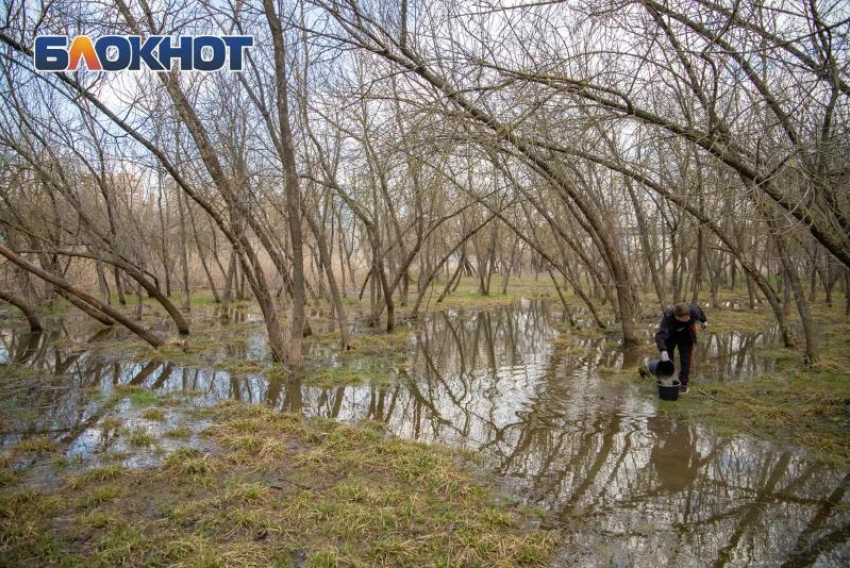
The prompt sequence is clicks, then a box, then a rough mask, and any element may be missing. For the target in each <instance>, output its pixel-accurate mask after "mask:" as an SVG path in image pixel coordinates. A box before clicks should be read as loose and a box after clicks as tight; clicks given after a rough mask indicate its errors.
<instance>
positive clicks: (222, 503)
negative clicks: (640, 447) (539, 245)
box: [0, 403, 554, 566]
mask: <svg viewBox="0 0 850 568" xmlns="http://www.w3.org/2000/svg"><path fill="white" fill-rule="evenodd" d="M178 411H179V412H183V411H184V410H182V409H177V408H169V409H168V412H178ZM146 412H147V413H148V414H150V415H151V416H152V415H153V414H154V413H153V412H152V411H150V410H148V411H146ZM194 414H195V416H194V419H200V420H203V421H207V422H208V423H210V424H213V426H210V427H208V428H206V429H205V430H204V431H203V432H202V434H201V439H202V440H203V444H204V445H206V446H208V450H207V451H205V452H201V451H199V450H197V449H193V448H191V447H189V446H184V447H180V448H178V449H176V450H174V451H171V452H170V453H168V455H167V456H165V457H164V460H163V461H162V464H161V465H160V466H159V467H156V468H154V469H148V470H130V469H125V468H123V467H121V466H118V465H109V464H108V463H106V464H105V465H101V466H100V467H97V468H94V469H91V468H87V469H86V468H81V467H75V466H73V465H69V464H61V463H59V465H57V458H54V457H53V456H52V452H56V451H57V450H58V449H57V448H56V447H55V446H54V445H52V444H35V443H33V442H32V441H30V442H27V443H26V444H22V445H21V446H20V447H17V448H14V449H13V452H12V454H11V456H10V457H8V458H6V459H5V460H4V462H3V464H2V465H3V466H4V467H3V470H2V474H0V483H2V498H0V564H3V565H18V566H20V565H40V566H41V565H56V566H116V565H134V566H138V565H168V566H232V565H239V566H270V565H277V566H295V565H306V566H343V565H344V566H377V565H392V566H420V565H434V566H520V565H526V566H535V565H541V564H544V563H545V562H546V560H547V558H548V557H549V555H550V554H551V551H552V547H553V543H554V537H553V535H552V534H551V533H550V532H547V531H542V530H539V529H537V528H536V524H537V522H536V519H535V518H534V517H533V516H532V515H530V514H529V513H528V512H527V511H524V510H520V509H518V508H515V507H512V506H511V505H509V504H507V503H504V502H502V501H501V500H500V498H499V496H498V495H497V494H495V493H494V492H493V491H492V490H491V489H490V488H488V487H486V486H485V485H484V484H482V482H481V481H480V480H479V479H478V478H476V476H475V475H474V474H473V473H471V472H473V471H475V468H473V467H471V466H470V464H469V463H468V461H464V458H461V457H459V456H458V455H457V454H454V453H452V452H450V451H449V450H446V449H444V448H440V447H434V446H427V445H423V444H418V443H415V442H410V441H404V440H400V439H396V438H393V437H390V436H387V435H386V434H384V432H382V431H381V430H380V429H379V428H378V427H375V426H373V425H369V424H367V425H363V426H359V427H349V426H344V425H341V424H338V423H335V422H332V421H328V420H305V419H302V418H301V417H298V416H293V415H287V414H281V413H278V412H274V411H272V410H270V409H268V408H266V407H263V406H247V405H242V404H239V403H225V404H221V405H219V406H216V407H214V408H211V409H202V410H199V411H195V413H194ZM154 418H155V419H157V420H162V419H163V418H164V417H163V416H160V415H159V413H157V416H155V417H154ZM118 422H120V419H117V418H116V417H111V418H109V419H104V420H102V423H101V427H102V428H108V429H109V431H110V432H111V433H118V434H117V435H119V436H126V437H128V438H129V439H130V440H129V442H130V445H131V446H132V445H137V446H138V447H143V448H150V447H151V446H153V447H154V448H155V447H156V446H157V444H158V443H159V442H158V440H156V439H155V438H151V437H150V436H149V437H148V438H146V439H144V440H141V439H140V435H139V433H138V428H130V429H126V430H125V429H122V427H121V426H120V425H119V424H118ZM184 434H185V433H184ZM134 437H135V438H139V439H135V440H134V439H133V438H134ZM174 437H178V436H176V435H175V436H174ZM146 451H155V450H150V449H148V450H146ZM57 455H59V454H57ZM33 457H34V458H35V459H33V460H31V458H33ZM118 457H119V458H123V457H126V456H122V455H118ZM58 461H60V462H61V460H58ZM107 462H108V460H107ZM16 463H17V464H20V463H27V464H31V465H30V467H26V468H24V469H23V470H21V469H18V468H16V467H13V465H14V464H16ZM33 463H36V464H38V463H41V464H43V463H53V464H54V465H53V468H54V469H56V470H58V471H57V472H56V473H55V477H54V476H49V478H50V481H46V480H45V479H46V477H45V476H44V475H43V473H41V474H39V473H38V472H39V471H40V469H41V468H39V467H38V466H36V465H32V464H33Z"/></svg>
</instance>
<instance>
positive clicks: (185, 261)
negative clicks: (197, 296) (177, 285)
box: [177, 196, 192, 312]
mask: <svg viewBox="0 0 850 568" xmlns="http://www.w3.org/2000/svg"><path fill="white" fill-rule="evenodd" d="M177 211H178V213H179V215H180V268H181V269H182V273H183V301H182V302H181V309H182V310H183V311H184V312H188V311H189V310H191V309H192V304H191V293H192V292H191V290H190V289H189V252H188V251H187V249H188V248H189V245H188V243H187V242H186V241H187V240H188V238H187V237H188V235H187V233H186V211H185V208H184V206H183V200H182V199H181V198H180V197H179V196H178V197H177Z"/></svg>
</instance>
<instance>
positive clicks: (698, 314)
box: [655, 304, 707, 351]
mask: <svg viewBox="0 0 850 568" xmlns="http://www.w3.org/2000/svg"><path fill="white" fill-rule="evenodd" d="M697 321H700V322H704V321H707V318H706V317H705V312H703V311H702V308H700V307H699V306H695V305H693V304H691V319H690V321H687V322H683V321H679V320H677V319H676V316H675V315H674V314H673V308H672V307H670V308H667V309H666V310H664V316H663V317H662V318H661V323H659V324H658V331H657V332H655V344H656V345H657V346H658V350H659V351H667V340H668V339H671V338H673V337H674V336H675V335H677V334H679V333H687V334H689V335H690V338H691V341H693V342H694V343H696V340H697V331H696V327H697Z"/></svg>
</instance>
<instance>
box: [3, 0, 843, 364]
mask: <svg viewBox="0 0 850 568" xmlns="http://www.w3.org/2000/svg"><path fill="white" fill-rule="evenodd" d="M0 21H2V25H0V45H2V57H1V58H0V73H2V77H0V81H1V82H2V88H0V96H2V102H0V149H2V153H1V154H0V160H2V162H0V233H2V236H3V242H2V243H0V254H2V256H3V257H5V259H6V262H5V263H4V265H3V276H4V284H3V287H2V291H0V299H3V300H5V301H7V302H10V303H12V304H14V305H16V306H17V307H19V308H20V309H21V310H23V311H24V313H25V314H26V315H27V316H28V318H29V320H30V323H31V325H32V326H33V327H34V328H36V327H38V326H39V325H40V323H39V322H38V316H37V315H36V312H35V310H34V308H33V307H32V306H33V305H34V304H37V303H40V302H43V301H47V300H50V299H53V298H55V297H57V296H58V297H61V298H64V299H66V300H67V301H68V302H70V303H71V304H73V305H74V306H76V307H77V308H79V309H80V310H82V311H84V312H85V313H86V314H88V315H90V316H91V317H93V318H96V319H98V320H99V321H101V322H102V323H104V324H107V325H113V324H120V325H124V326H126V327H128V328H129V329H130V330H131V331H133V332H134V333H136V334H138V335H139V336H140V337H142V338H143V339H144V340H146V341H147V342H148V343H150V344H151V345H154V346H159V345H161V344H162V343H163V342H164V339H163V338H162V337H161V336H159V335H158V334H156V333H154V332H152V331H150V330H149V329H147V328H145V327H144V326H143V325H142V324H141V323H140V321H139V320H140V319H141V309H142V308H141V302H139V303H137V304H136V307H135V308H134V309H135V310H136V311H135V313H133V311H132V310H130V309H127V308H125V307H124V305H125V304H127V303H128V299H127V296H131V295H132V296H133V298H141V297H142V296H147V297H149V298H153V299H154V300H155V301H156V302H157V303H159V304H160V305H161V306H162V308H163V309H164V310H165V311H166V312H167V314H168V316H169V317H170V318H171V319H172V320H173V322H174V326H175V327H176V329H177V330H178V331H179V333H180V334H188V333H190V331H191V330H190V327H189V321H188V320H187V317H186V314H185V312H187V311H188V310H189V307H190V298H191V296H192V295H193V294H194V293H196V292H197V290H198V289H199V288H205V289H208V290H209V291H210V293H211V294H212V296H213V298H214V300H215V301H216V302H220V303H222V304H225V305H226V304H228V303H229V302H231V301H232V300H233V299H234V298H247V297H251V298H253V299H255V300H256V301H257V303H258V305H259V308H260V310H261V312H262V315H263V319H264V322H265V326H266V328H267V331H268V340H269V344H270V347H271V351H272V354H273V357H274V358H275V360H278V361H285V362H288V363H290V364H292V365H295V366H297V365H299V364H300V363H301V360H302V338H303V337H304V336H305V334H307V333H309V332H310V322H309V319H308V313H309V311H310V310H309V309H308V308H310V307H322V306H326V307H327V310H329V313H331V314H332V315H333V317H334V318H335V321H336V322H337V327H338V329H339V331H340V343H341V345H340V347H341V348H342V349H346V348H347V347H348V346H349V342H350V339H349V337H348V330H347V325H346V321H347V320H346V305H347V301H346V299H347V298H352V297H354V298H359V299H360V300H361V301H362V302H363V303H364V304H366V305H367V306H368V309H369V314H370V318H371V319H372V321H373V322H375V323H376V324H377V323H378V322H381V325H384V326H385V327H386V329H387V330H388V331H391V330H392V329H393V327H394V325H395V323H396V308H397V306H399V305H402V306H411V307H410V311H411V312H412V315H413V316H414V317H415V316H416V314H418V313H419V312H420V310H421V309H422V306H423V304H424V303H425V302H429V301H433V299H434V298H436V300H437V301H441V300H442V299H443V298H445V297H446V295H447V294H450V293H451V292H452V290H453V289H455V288H456V287H457V285H458V283H459V282H460V277H461V276H463V275H466V276H476V277H477V280H478V282H479V292H480V293H481V294H485V295H486V294H491V293H497V290H496V289H498V288H501V291H502V292H503V293H504V292H505V291H506V289H507V287H508V285H509V281H510V278H511V277H515V276H516V275H518V274H519V275H521V274H522V272H523V271H529V270H532V271H534V272H535V273H538V274H545V276H546V277H547V278H550V279H551V280H552V282H553V283H554V285H555V287H556V289H557V291H558V294H559V296H560V297H561V299H562V300H563V301H564V308H565V311H566V313H567V316H568V318H569V319H570V321H571V322H574V321H575V314H574V311H573V310H574V308H571V307H570V304H568V303H567V301H566V297H567V295H573V296H574V297H575V299H576V301H578V302H579V303H580V304H581V305H583V306H584V308H585V311H586V313H587V314H588V318H589V319H590V320H591V321H593V322H594V324H595V325H597V326H599V327H606V326H610V325H611V323H610V322H609V321H607V319H608V318H607V317H606V316H605V315H604V314H605V312H604V311H603V307H605V308H606V309H610V310H611V312H612V313H613V314H614V320H615V323H616V325H617V326H618V329H619V332H620V333H621V335H622V339H623V342H624V345H626V346H629V345H633V344H635V343H636V342H637V341H638V330H637V327H636V322H637V321H638V320H639V319H640V318H641V316H642V315H643V314H646V313H648V312H655V311H657V310H658V309H661V308H663V307H664V306H666V305H667V304H669V303H672V302H675V301H681V300H690V301H692V302H697V301H706V300H708V301H710V302H712V303H717V298H718V293H719V290H720V289H721V288H724V287H731V288H734V287H736V286H746V287H747V290H748V295H749V302H750V307H754V306H755V304H756V303H757V302H764V303H766V304H767V306H769V308H770V310H771V311H772V313H773V314H774V316H775V319H776V322H777V324H778V326H779V328H780V330H781V332H782V337H783V340H784V342H785V344H786V345H787V346H792V345H795V344H796V343H795V342H796V341H797V339H796V338H795V336H794V333H792V330H791V328H790V326H789V323H788V320H789V316H790V315H791V310H792V309H794V310H796V312H797V314H798V316H799V320H800V322H801V324H802V325H801V331H802V337H801V339H802V348H803V351H804V354H805V358H806V360H807V361H808V362H811V363H814V362H817V360H818V358H819V354H820V353H819V351H820V349H819V341H818V330H817V326H816V325H815V323H814V322H813V317H812V310H811V306H812V304H813V303H814V302H818V301H825V302H826V303H827V304H830V305H831V304H832V302H833V300H834V296H835V295H836V294H838V293H840V291H841V290H843V293H844V295H845V297H846V299H845V306H846V307H845V312H847V310H850V270H849V269H848V267H850V168H849V167H848V166H850V162H848V157H847V156H848V152H850V137H849V136H848V125H849V124H850V122H848V110H850V109H848V102H850V83H848V53H850V51H848V47H850V46H848V39H850V38H849V37H848V30H850V10H848V8H847V5H846V4H844V3H842V2H837V1H834V2H833V1H827V2H819V1H815V0H812V1H790V0H789V1H783V0H776V1H770V2H762V1H752V0H750V1H737V0H736V1H726V0H681V1H673V0H664V1H656V0H635V1H631V0H630V1H601V2H600V1H590V0H587V1H584V0H575V1H564V2H559V1H542V0H541V1H534V0H531V1H529V2H516V3H514V2H506V1H502V0H477V1H475V2H467V1H463V0H417V1H408V0H390V1H387V0H371V1H369V0H366V1H364V0H358V1H355V0H339V1H334V0H297V1H296V0H292V1H280V0H247V1H241V0H240V1H234V2H221V3H210V2H204V1H201V0H185V1H180V2H176V1H168V0H167V1H165V2H153V1H152V0H115V1H114V3H112V4H110V3H103V2H95V1H88V0H73V1H71V0H56V1H52V2H35V1H28V0H10V1H9V2H6V3H5V6H4V8H2V13H0ZM83 33H85V34H88V35H90V36H94V37H97V36H103V35H107V34H136V35H142V36H148V35H154V34H160V35H188V34H196V35H197V34H249V35H253V36H254V38H255V45H254V47H253V48H252V49H251V50H250V52H249V54H248V57H247V69H246V70H245V71H243V72H241V73H228V72H216V73H202V72H182V73H181V72H177V71H171V72H161V73H154V72H138V73H130V72H121V73H92V72H88V71H87V70H85V69H84V68H82V69H81V70H79V71H76V72H73V73H55V74H42V73H38V72H36V71H35V70H34V69H33V63H32V51H31V46H32V44H33V40H34V38H35V36H37V35H44V34H61V35H70V36H74V35H78V34H83ZM177 293H179V295H178V294H177ZM130 303H132V302H130Z"/></svg>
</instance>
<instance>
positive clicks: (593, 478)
mask: <svg viewBox="0 0 850 568" xmlns="http://www.w3.org/2000/svg"><path fill="white" fill-rule="evenodd" d="M556 322H557V320H556V319H555V317H554V316H552V315H551V314H550V306H549V305H547V304H543V303H530V302H526V303H524V304H522V305H519V306H515V307H496V308H493V309H492V310H489V311H469V310H467V311H463V310H459V311H457V312H456V313H451V314H434V315H431V316H429V317H428V318H426V319H425V320H424V321H423V322H422V323H421V324H420V326H419V328H418V331H417V333H416V336H415V338H414V339H412V340H411V342H410V345H409V353H408V354H407V355H406V357H403V358H402V359H401V360H395V359H394V360H393V368H392V369H387V372H388V373H389V374H390V375H391V376H393V377H394V379H395V380H394V381H393V382H392V384H391V385H390V386H389V387H384V388H379V387H377V386H372V385H368V384H367V385H362V386H345V387H338V388H322V387H314V386H306V385H303V384H300V383H299V382H297V381H281V382H272V383H269V382H268V381H266V380H265V379H264V378H263V377H262V376H259V375H249V376H247V377H240V378H236V377H233V376H231V375H230V374H228V373H226V372H222V371H214V370H209V369H185V368H177V367H172V366H168V365H166V364H162V363H149V362H140V363H129V364H114V363H109V362H107V363H104V362H103V361H100V360H97V359H96V358H94V357H91V356H88V354H86V353H85V352H82V353H77V354H65V355H62V354H57V353H51V355H50V356H45V357H44V358H43V359H42V364H43V365H44V366H46V367H48V368H55V367H56V366H57V365H59V366H61V365H64V367H65V369H66V371H65V374H64V375H63V376H61V377H53V378H50V379H47V380H49V381H53V383H52V385H53V387H54V388H52V389H51V390H48V391H47V392H48V393H49V394H48V395H45V398H44V399H38V400H29V401H28V400H27V399H22V400H21V401H20V402H21V404H24V403H26V402H31V403H32V404H33V406H34V407H37V408H39V409H40V411H39V412H36V413H34V414H32V415H30V416H28V417H26V418H25V419H22V420H19V424H20V425H21V427H22V429H29V430H40V429H48V428H62V427H65V428H69V429H70V431H71V432H74V436H75V437H73V438H72V441H71V443H70V452H71V453H85V452H93V451H94V452H96V451H103V450H104V448H105V447H106V446H107V445H109V444H110V442H109V441H108V440H103V439H102V438H101V434H100V431H99V429H95V428H93V425H94V424H95V423H96V421H97V418H98V412H100V407H101V405H102V401H99V400H97V399H92V397H91V395H90V394H89V393H90V390H92V389H90V388H89V387H95V388H94V389H93V390H98V391H101V392H106V393H108V392H110V391H111V390H112V388H113V386H114V385H116V384H128V383H129V384H138V385H143V386H146V387H148V388H152V389H156V390H158V391H174V392H181V391H196V392H200V393H202V395H201V398H202V399H203V400H205V401H207V402H212V401H215V400H222V399H227V398H236V399H239V400H243V401H246V402H251V403H267V404H271V405H273V406H274V407H276V408H279V409H281V410H285V411H290V412H300V413H303V414H305V415H308V416H328V417H333V418H336V419H339V420H344V421H357V420H360V419H364V418H369V419H373V420H379V421H382V422H384V423H385V424H386V425H387V428H388V430H390V431H391V432H393V433H395V434H397V435H400V436H404V437H408V438H414V439H417V440H422V441H443V442H448V443H449V444H451V445H454V446H457V447H462V448H466V449H470V450H476V451H480V452H481V453H483V454H484V455H485V456H487V457H488V458H489V463H490V464H491V465H492V467H493V468H494V469H495V470H496V472H497V473H498V474H499V475H501V476H502V477H503V478H504V479H505V480H507V483H508V485H509V486H510V487H511V489H512V490H513V492H514V493H515V494H516V495H518V496H521V497H522V498H523V499H524V500H526V501H528V502H530V503H534V504H538V505H540V506H542V507H544V508H546V509H547V510H550V511H552V514H553V515H554V517H555V519H556V520H557V523H558V525H559V526H561V527H562V529H563V530H562V534H563V537H564V540H565V544H564V550H563V552H562V558H561V562H562V563H563V564H564V565H570V566H573V565H578V566H597V565H623V566H632V565H637V566H656V565H676V566H692V565H693V566H697V565H705V564H716V565H730V566H740V565H748V564H755V565H778V564H782V563H783V562H786V561H788V562H789V564H788V565H791V566H805V565H809V564H812V563H816V564H820V565H825V566H830V565H846V563H847V561H848V559H849V558H850V550H848V545H847V541H848V538H850V513H848V504H849V503H848V501H849V500H848V495H847V490H848V488H850V475H847V474H846V472H843V471H839V470H837V469H831V468H828V467H826V466H823V465H819V464H816V463H814V462H811V461H809V460H807V459H806V458H805V457H804V456H803V455H801V454H798V453H796V452H793V451H790V450H786V449H783V448H778V447H776V446H774V445H772V444H769V443H766V442H760V441H755V440H752V439H749V438H736V439H726V438H719V437H716V436H714V435H712V434H711V433H710V432H709V431H707V430H706V429H704V428H701V427H698V426H694V425H692V424H689V423H687V422H685V421H671V420H668V419H664V418H661V417H658V416H656V415H655V405H654V403H653V402H652V400H651V399H650V398H649V397H650V396H651V395H650V394H649V392H648V391H649V390H650V386H649V385H647V384H639V383H638V379H635V383H634V384H623V383H618V382H616V381H612V380H611V379H610V378H607V377H606V375H605V374H604V373H601V372H599V371H598V369H599V368H600V367H616V366H619V365H620V364H622V361H623V355H622V353H621V352H620V351H618V350H617V349H616V341H615V340H610V339H609V340H606V339H582V340H577V341H576V345H577V346H578V347H579V348H578V349H568V350H558V349H555V348H554V346H553V343H552V341H553V340H554V339H555V338H556V337H557V336H558V335H559V332H558V331H557V329H556V327H555V324H556ZM652 331H653V330H652V329H651V328H649V327H647V329H646V332H645V333H646V338H647V341H650V340H651V334H652ZM777 340H778V337H777V336H776V332H775V331H774V330H768V331H766V332H764V333H761V334H754V335H744V334H734V333H733V334H723V335H721V334H715V335H708V334H701V335H700V342H699V348H698V349H699V351H698V353H697V357H698V358H697V373H696V375H695V377H694V380H695V381H696V380H698V379H699V377H701V376H707V375H714V376H718V377H721V378H729V379H737V380H745V379H746V378H747V377H748V376H752V375H753V374H754V373H757V372H762V371H763V370H764V369H771V368H772V365H773V363H772V362H771V361H765V359H764V358H762V357H760V356H759V354H758V351H757V350H756V349H755V348H756V347H757V346H759V345H770V344H772V343H774V342H776V341H777ZM576 345H574V346H573V347H575V346H576ZM313 354H314V356H317V357H325V361H327V364H329V365H344V364H352V365H354V366H357V365H361V364H363V362H362V361H361V359H358V355H354V356H353V357H352V356H348V355H347V356H345V357H340V356H339V354H338V353H336V352H335V351H333V350H329V351H325V350H323V349H322V348H318V347H314V353H313ZM266 355H267V350H266V347H265V342H264V338H263V335H262V333H260V332H258V333H255V334H253V335H252V336H251V337H250V338H249V340H248V343H247V346H246V347H244V348H243V349H242V350H241V352H232V353H227V354H225V356H227V357H231V358H240V357H242V358H246V359H250V360H256V359H262V358H263V357H265V356H266ZM69 360H70V364H69V363H68V362H69ZM374 364H375V363H374V362H372V363H370V365H373V366H374ZM121 411H122V412H123V413H125V414H126V415H128V416H130V418H131V422H132V423H133V425H135V426H138V427H143V428H145V429H148V430H150V431H152V432H154V433H156V432H161V431H162V429H164V428H169V427H172V426H173V425H172V424H169V423H166V424H158V423H151V422H149V421H145V420H143V419H141V418H139V417H138V416H134V415H133V414H132V413H133V412H134V411H133V409H132V408H130V407H126V408H122V409H121ZM78 425H82V427H81V426H78ZM60 435H61V434H60ZM122 443H123V442H121V441H113V442H111V445H109V449H110V450H111V451H115V450H118V451H120V450H121V449H124V448H123V447H122V446H121V444H122ZM167 443H170V442H167ZM134 459H136V460H138V463H135V464H134V465H137V466H139V467H145V466H146V465H149V464H150V463H153V461H155V460H156V456H150V455H145V454H141V455H140V456H139V457H136V458H134Z"/></svg>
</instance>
